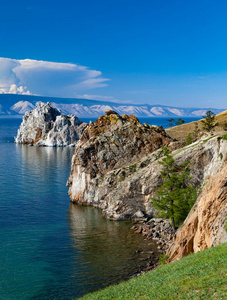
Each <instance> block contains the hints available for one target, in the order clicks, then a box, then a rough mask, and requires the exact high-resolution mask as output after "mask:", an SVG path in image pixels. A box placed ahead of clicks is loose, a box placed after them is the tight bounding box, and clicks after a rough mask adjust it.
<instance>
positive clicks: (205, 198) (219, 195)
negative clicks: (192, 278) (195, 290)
mask: <svg viewBox="0 0 227 300" xmlns="http://www.w3.org/2000/svg"><path fill="white" fill-rule="evenodd" d="M226 218H227V164H225V166H224V167H223V169H222V170H221V171H220V172H219V173H217V174H216V175H215V176H211V177H210V178H209V180H208V182H207V184H206V185H205V186H204V188H203V190H202V193H201V194H200V196H199V197H198V199H197V201H196V203H195V205H194V206H193V208H192V209H191V211H190V213H189V215H188V217H187V218H186V220H185V222H184V224H183V225H182V227H181V228H180V229H179V230H178V231H177V233H176V236H175V238H174V241H173V244H172V245H171V247H170V248H169V250H168V253H167V254H168V256H169V260H170V261H173V260H176V259H180V258H182V257H183V256H186V255H188V254H189V253H192V252H198V251H202V250H204V249H206V248H210V247H212V246H217V245H219V244H221V243H224V242H227V233H226V230H225V223H226Z"/></svg>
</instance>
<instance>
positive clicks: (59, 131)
mask: <svg viewBox="0 0 227 300" xmlns="http://www.w3.org/2000/svg"><path fill="white" fill-rule="evenodd" d="M86 126H87V124H85V123H83V122H82V121H80V120H79V119H78V118H77V117H76V116H74V115H68V116H67V115H65V114H62V113H61V111H60V110H58V109H56V108H53V107H52V106H51V104H50V103H49V102H48V103H42V102H38V103H37V104H36V108H35V109H33V110H31V111H29V112H26V113H25V115H24V117H23V121H22V123H21V125H20V128H19V130H18V132H17V137H16V138H15V142H16V143H19V144H29V145H36V146H68V145H75V144H76V143H77V141H78V140H79V138H80V136H81V135H82V133H83V131H84V129H85V128H86Z"/></svg>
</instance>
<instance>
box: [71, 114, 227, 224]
mask: <svg viewBox="0 0 227 300" xmlns="http://www.w3.org/2000/svg"><path fill="white" fill-rule="evenodd" d="M167 143H170V144H169V145H170V148H172V149H175V148H176V147H177V145H176V143H174V142H172V140H171V138H170V137H169V136H168V135H166V133H165V131H164V130H163V129H162V128H158V127H152V126H148V125H145V126H143V125H142V124H140V123H139V122H138V120H137V119H136V118H135V117H134V116H131V117H128V116H126V115H123V116H122V117H120V116H119V115H118V114H116V113H114V112H109V113H107V114H106V115H105V116H102V117H100V118H99V119H98V120H97V121H96V122H95V123H91V124H90V125H89V126H88V127H87V128H86V129H85V131H84V133H83V135H82V136H81V139H80V141H79V142H78V144H77V148H76V151H75V154H74V156H73V159H72V167H71V173H70V176H69V179H68V183H67V185H68V186H69V195H70V197H71V200H72V201H73V202H78V203H81V204H88V205H93V206H96V207H100V208H102V210H103V215H104V216H105V217H108V218H112V219H115V220H119V219H143V218H144V217H146V216H147V215H149V216H155V214H156V211H155V210H154V209H153V208H152V201H151V197H152V196H154V195H155V191H156V190H157V188H158V187H159V186H160V185H161V183H162V178H161V176H160V171H161V170H162V165H160V164H159V163H158V159H159V154H160V148H161V146H162V145H165V144H167ZM226 152H227V142H226V141H223V140H220V139H218V138H217V137H210V138H207V139H202V140H200V141H198V142H196V143H194V144H191V145H189V146H187V147H184V148H182V149H177V150H175V151H173V155H174V158H175V160H176V162H177V163H179V164H181V163H183V162H185V161H187V160H190V165H189V166H190V168H191V175H192V177H193V182H194V184H195V186H199V185H200V184H201V183H202V182H203V181H204V179H205V178H206V176H207V175H214V174H216V173H217V172H218V171H219V170H220V169H221V167H222V164H223V160H224V157H225V153H226Z"/></svg>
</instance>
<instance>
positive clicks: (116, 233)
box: [0, 118, 165, 300]
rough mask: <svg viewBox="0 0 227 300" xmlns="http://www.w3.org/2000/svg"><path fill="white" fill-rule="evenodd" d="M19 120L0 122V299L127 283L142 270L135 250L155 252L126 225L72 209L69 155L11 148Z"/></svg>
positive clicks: (63, 294)
mask: <svg viewBox="0 0 227 300" xmlns="http://www.w3.org/2000/svg"><path fill="white" fill-rule="evenodd" d="M156 119H157V118H156ZM146 120H148V119H146ZM164 120H165V119H163V121H162V123H164ZM141 121H142V120H141ZM20 122H21V119H9V118H6V119H1V118H0V170H1V173H0V299H4V300H5V299H6V300H7V299H9V300H14V299H17V300H18V299H19V300H23V299H42V300H45V299H48V300H50V299H72V298H77V297H79V296H82V295H83V294H85V293H88V292H91V291H94V290H97V289H100V288H103V287H105V286H107V285H110V284H113V283H118V282H120V281H122V280H125V279H128V278H130V277H131V276H132V275H133V274H135V273H136V272H137V271H138V265H145V264H146V262H145V261H144V260H143V258H144V254H141V253H138V252H137V251H136V250H137V249H141V250H142V249H144V250H153V251H156V247H155V246H151V245H148V241H144V240H143V238H142V236H141V235H136V234H135V233H134V232H133V231H132V230H130V227H131V226H132V224H131V223H130V222H116V221H110V220H106V219H103V218H102V217H101V212H100V210H98V209H95V208H92V207H84V206H78V205H76V204H71V203H70V199H69V196H68V195H67V191H68V188H67V187H66V186H65V184H66V181H67V178H68V175H69V172H70V165H71V157H72V155H73V152H74V150H75V149H74V148H67V147H66V148H39V147H30V146H27V145H16V144H14V142H13V141H14V136H15V135H16V132H17V129H18V127H19V125H20ZM160 122H161V118H160V119H159V123H160ZM150 124H154V122H153V120H150ZM158 125H164V124H158Z"/></svg>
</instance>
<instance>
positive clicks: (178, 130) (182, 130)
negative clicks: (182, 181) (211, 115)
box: [166, 110, 227, 140]
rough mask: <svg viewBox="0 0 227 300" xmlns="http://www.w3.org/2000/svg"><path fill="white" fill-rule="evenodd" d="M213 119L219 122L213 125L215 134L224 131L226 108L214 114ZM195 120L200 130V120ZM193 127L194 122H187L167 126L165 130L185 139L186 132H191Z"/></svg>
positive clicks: (226, 119) (226, 117) (226, 115)
mask: <svg viewBox="0 0 227 300" xmlns="http://www.w3.org/2000/svg"><path fill="white" fill-rule="evenodd" d="M215 120H216V122H218V123H219V126H217V127H215V130H214V132H215V134H222V133H224V130H223V126H224V123H225V122H227V110H225V111H223V112H221V113H220V114H218V115H216V117H215ZM197 122H198V126H199V129H201V130H202V126H203V124H202V123H201V120H199V121H197ZM194 129H195V122H191V123H188V124H183V125H180V126H175V127H171V128H168V129H166V132H167V133H168V134H169V135H170V136H171V137H172V138H175V139H180V140H181V139H183V140H185V139H186V137H187V135H188V133H192V132H193V131H194Z"/></svg>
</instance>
